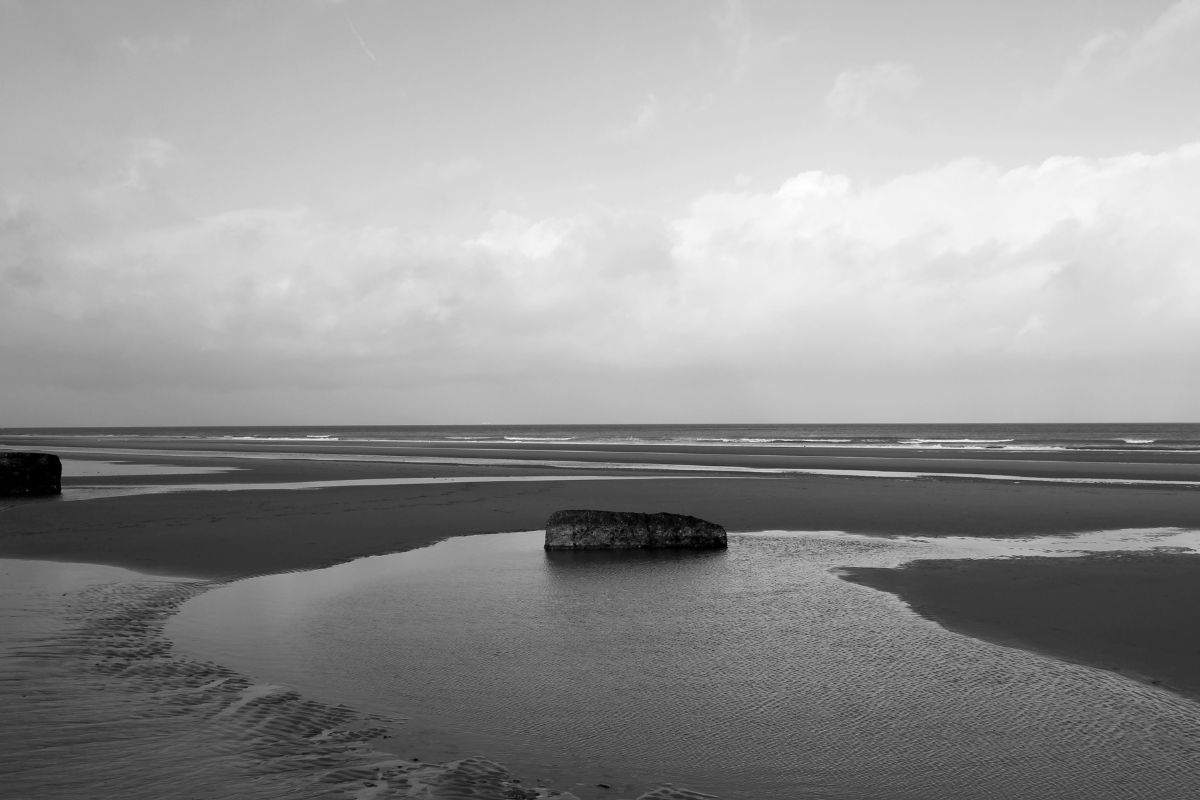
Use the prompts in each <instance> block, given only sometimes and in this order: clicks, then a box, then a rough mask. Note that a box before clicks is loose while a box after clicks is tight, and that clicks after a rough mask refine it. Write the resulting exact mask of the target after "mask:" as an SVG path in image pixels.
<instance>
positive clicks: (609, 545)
mask: <svg viewBox="0 0 1200 800" xmlns="http://www.w3.org/2000/svg"><path fill="white" fill-rule="evenodd" d="M726 546H728V542H727V539H726V536H725V529H724V528H722V527H721V526H720V525H717V524H714V523H712V522H706V521H704V520H702V519H697V518H696V517H688V516H684V515H683V514H666V513H659V514H638V513H635V512H631V511H556V512H554V513H553V514H551V515H550V519H549V520H548V521H547V522H546V549H547V550H635V549H644V548H652V547H676V548H685V549H686V548H696V549H699V548H722V547H726Z"/></svg>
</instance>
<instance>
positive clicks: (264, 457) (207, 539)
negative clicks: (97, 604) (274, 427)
mask: <svg viewBox="0 0 1200 800" xmlns="http://www.w3.org/2000/svg"><path fill="white" fill-rule="evenodd" d="M135 444H136V445H137V446H134V445H135ZM0 447H7V448H8V449H18V448H19V449H41V450H46V451H49V452H58V453H60V454H61V455H63V456H64V457H66V458H69V459H71V460H72V462H73V463H74V466H73V468H74V469H76V470H77V474H76V475H71V474H67V475H66V476H65V477H64V499H36V500H17V499H13V500H4V501H2V502H0V558H24V559H42V560H47V561H59V562H83V563H90V564H104V565H110V566H115V567H125V568H131V569H135V570H139V571H142V572H146V573H150V574H153V575H163V576H174V577H181V578H193V579H203V580H220V581H226V580H234V579H238V578H244V577H249V576H255V575H264V574H271V573H278V572H284V571H291V570H306V569H313V568H318V567H323V566H328V565H331V564H336V563H340V562H344V561H348V560H352V559H355V558H359V557H362V556H369V555H377V554H383V553H393V552H399V551H404V550H409V549H413V548H418V547H422V546H425V545H428V544H432V543H434V542H437V541H439V540H442V539H445V538H448V537H453V536H461V535H467V534H475V533H495V532H504V531H525V530H535V529H538V528H540V527H542V525H543V524H544V522H545V520H546V518H547V517H548V516H549V515H550V513H552V512H553V511H555V510H559V509H562V508H576V507H584V508H586V507H595V508H612V509H623V510H639V511H676V512H683V513H689V514H694V515H696V516H700V517H703V518H706V519H711V520H714V521H716V522H719V523H722V524H724V525H725V526H726V527H727V528H728V529H729V530H730V531H735V532H736V531H761V530H801V531H820V530H832V531H846V532H852V533H862V534H874V535H885V536H886V535H913V536H932V537H938V536H988V537H1022V536H1032V535H1037V534H1054V533H1067V534H1069V533H1078V532H1085V531H1097V530H1112V529H1120V528H1172V527H1178V528H1188V529H1198V528H1200V488H1198V487H1197V486H1195V485H1192V483H1191V482H1192V481H1196V480H1200V464H1198V463H1196V461H1197V457H1196V456H1195V455H1194V454H1169V455H1165V454H1162V453H1150V454H1141V453H1137V454H1123V455H1122V456H1121V457H1120V458H1118V457H1115V456H1113V455H1112V454H1108V453H1098V454H1093V453H1088V454H1078V453H1072V454H1069V456H1070V457H1063V458H1060V457H1058V455H1057V454H1045V453H1041V454H1037V457H1036V458H1034V457H1030V456H1028V455H1026V454H1017V455H1018V456H1020V457H1014V456H1013V455H1012V454H999V453H997V454H994V457H993V454H990V453H989V454H982V453H979V452H971V453H963V452H950V453H938V452H932V451H919V452H913V451H905V452H903V453H894V452H888V451H882V450H881V451H868V450H855V451H854V453H853V455H847V454H846V452H845V451H835V450H830V451H828V452H826V451H818V450H807V449H806V450H805V452H804V453H803V454H796V453H794V452H791V451H789V450H788V449H787V448H743V447H739V448H721V447H716V446H713V447H709V446H702V447H683V446H680V447H672V448H663V447H661V446H655V447H649V446H628V447H626V446H622V445H605V446H595V447H590V446H578V445H577V446H574V447H565V446H562V447H559V446H546V445H543V444H537V445H530V446H524V445H512V444H503V445H497V446H487V447H485V446H476V445H475V444H474V443H473V444H472V446H471V447H458V446H433V445H427V444H419V445H395V444H389V445H387V446H385V447H373V446H367V445H361V444H358V443H351V444H345V443H325V442H318V443H303V444H298V445H264V444H263V443H260V442H254V443H251V444H245V445H242V444H237V443H234V444H229V443H225V442H221V443H216V444H213V443H201V444H196V443H194V442H187V441H182V440H178V441H177V440H165V441H160V442H156V443H154V445H153V446H150V445H147V443H146V442H144V441H142V442H132V441H129V442H127V441H114V442H105V443H98V442H96V441H90V440H87V439H85V438H79V439H75V440H70V441H64V440H62V439H61V438H58V437H56V438H55V439H54V441H50V440H47V441H46V442H42V443H40V444H39V443H34V442H30V441H28V440H20V441H5V440H2V439H0ZM89 461H90V462H92V463H93V465H94V468H93V469H88V468H81V467H80V466H79V465H80V464H86V463H87V462H89ZM102 462H117V463H118V464H120V465H122V466H121V468H119V469H111V470H106V469H105V468H104V467H103V466H102ZM138 465H142V467H144V469H142V468H139V466H138ZM614 465H616V466H614ZM163 467H166V468H168V469H163ZM680 468H683V469H682V470H681V469H680ZM692 468H696V469H694V470H693V469H692ZM795 469H829V470H847V469H861V470H871V471H878V472H884V473H886V472H889V471H891V472H897V473H904V472H908V471H913V472H920V471H927V472H935V473H938V474H939V475H942V477H905V476H900V475H897V476H892V477H857V476H853V475H849V474H827V475H820V474H804V473H798V472H788V471H787V470H795ZM190 470H203V471H202V472H195V471H190ZM768 470H777V471H768ZM946 474H949V477H947V476H946ZM956 474H957V475H958V477H955V475H956ZM973 474H982V475H989V474H990V475H993V476H994V475H997V474H999V475H1010V474H1012V475H1017V476H1026V477H1036V478H1051V479H1053V478H1072V479H1075V478H1085V479H1098V480H1110V479H1117V480H1120V479H1130V480H1157V481H1176V482H1177V483H1175V484H1174V485H1173V484H1171V483H1155V484H1120V483H1055V482H1029V481H1009V480H995V479H991V480H981V479H975V478H971V477H970V475H973ZM624 477H629V478H636V480H624V479H621V478H624ZM446 478H452V479H456V480H459V479H463V480H470V479H482V478H486V479H489V480H492V481H494V482H488V483H436V482H435V483H414V484H407V485H393V486H353V485H346V484H339V483H338V482H341V481H363V480H389V479H406V480H407V479H412V480H430V481H436V480H440V479H446ZM508 478H514V479H522V480H512V481H509V480H506V479H508ZM613 478H618V479H616V480H613ZM497 479H499V480H497ZM581 479H582V480H581ZM300 481H325V482H329V484H330V485H329V486H328V487H327V488H320V489H310V490H302V491H294V490H285V489H282V488H277V489H256V490H254V491H243V492H234V491H203V492H201V491H178V492H172V493H163V494H137V493H134V494H131V495H129V496H121V497H107V498H105V497H102V496H100V495H94V494H93V495H88V494H87V492H102V491H104V490H108V489H127V490H130V491H133V492H137V491H139V490H140V489H141V488H145V487H150V488H155V489H164V488H169V487H171V486H178V485H181V484H208V485H211V486H213V487H216V486H218V485H223V484H230V483H240V484H244V485H249V484H256V485H257V484H271V483H275V484H279V485H281V486H282V485H284V484H287V483H289V482H292V483H294V482H300ZM73 496H74V497H85V496H86V497H93V498H94V499H84V500H81V501H78V502H74V501H71V499H70V498H71V497H73ZM1198 563H1200V557H1187V556H1176V555H1167V554H1159V555H1154V556H1145V555H1142V556H1136V557H1135V556H1129V557H1122V558H1116V557H1111V556H1110V557H1106V558H1103V559H1095V558H1092V559H1069V558H1055V559H1020V560H1010V561H995V560H986V561H970V562H959V561H954V562H914V564H913V565H910V566H907V567H902V568H900V569H879V570H872V571H866V570H859V571H857V572H856V574H855V575H854V577H853V579H854V580H856V581H858V582H860V583H864V584H866V585H868V586H871V587H873V588H876V589H880V590H884V591H891V592H894V593H896V594H899V595H900V597H901V598H902V599H904V600H906V601H908V602H909V603H910V604H912V605H913V607H914V608H915V609H916V610H918V611H919V612H920V613H921V614H923V615H925V616H927V617H929V618H931V619H933V620H935V621H937V622H939V623H941V624H942V625H944V626H946V627H948V628H950V629H952V630H955V631H959V632H962V633H965V634H968V635H970V636H973V637H977V638H981V639H987V640H991V641H996V642H1000V643H1002V644H1009V645H1013V646H1016V647H1021V648H1026V649H1032V650H1037V651H1039V652H1043V653H1046V654H1050V655H1053V656H1056V657H1059V658H1062V659H1065V660H1070V661H1076V662H1080V663H1084V664H1089V665H1094V666H1099V667H1102V668H1106V669H1110V670H1115V671H1119V672H1124V673H1126V674H1129V675H1131V676H1134V677H1138V678H1142V679H1146V680H1157V681H1160V682H1161V683H1162V685H1163V686H1164V687H1167V688H1171V689H1174V690H1176V691H1177V692H1179V693H1181V694H1183V695H1184V696H1187V697H1192V698H1197V697H1200V692H1198V686H1197V682H1196V680H1195V678H1194V675H1195V674H1200V670H1198V669H1196V667H1197V666H1200V657H1198V656H1197V651H1198V650H1200V648H1198V647H1197V644H1196V641H1195V636H1194V634H1192V633H1191V632H1190V630H1189V629H1188V625H1189V623H1190V622H1191V614H1190V611H1191V610H1192V609H1194V608H1195V607H1196V602H1195V601H1196V600H1197V599H1200V598H1198V597H1197V596H1196V595H1197V593H1198V592H1197V588H1196V587H1197V585H1200V581H1197V580H1196V579H1197V577H1200V574H1198V571H1200V569H1198V567H1197V564H1198ZM1148 621H1153V622H1152V623H1148ZM1189 648H1190V649H1189ZM1189 674H1190V675H1191V676H1192V677H1190V678H1189Z"/></svg>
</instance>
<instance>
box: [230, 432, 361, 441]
mask: <svg viewBox="0 0 1200 800" xmlns="http://www.w3.org/2000/svg"><path fill="white" fill-rule="evenodd" d="M215 438H216V439H218V440H228V441H233V442H340V441H341V439H339V438H338V437H337V436H326V435H317V434H309V435H307V436H218V437H215Z"/></svg>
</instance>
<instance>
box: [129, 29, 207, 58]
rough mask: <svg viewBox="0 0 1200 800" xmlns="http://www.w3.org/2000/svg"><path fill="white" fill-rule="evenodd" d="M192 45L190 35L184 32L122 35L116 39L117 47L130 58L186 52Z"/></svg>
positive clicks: (155, 56) (158, 56)
mask: <svg viewBox="0 0 1200 800" xmlns="http://www.w3.org/2000/svg"><path fill="white" fill-rule="evenodd" d="M191 45H192V37H191V36H190V35H189V34H186V33H178V34H172V35H159V34H156V35H152V36H137V37H128V36H124V37H122V38H120V39H118V40H117V47H118V48H119V49H120V50H121V51H122V52H123V53H125V55H126V56H128V57H129V58H131V59H150V58H161V57H164V56H174V55H179V54H180V53H183V52H186V51H187V50H188V48H190V47H191Z"/></svg>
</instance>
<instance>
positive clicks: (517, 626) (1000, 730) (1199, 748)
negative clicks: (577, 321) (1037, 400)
mask: <svg viewBox="0 0 1200 800" xmlns="http://www.w3.org/2000/svg"><path fill="white" fill-rule="evenodd" d="M1189 536H1190V537H1191V538H1192V539H1194V538H1195V534H1194V533H1188V532H1183V533H1181V532H1171V531H1165V532H1132V533H1131V532H1110V533H1098V534H1094V535H1092V536H1091V537H1083V539H1055V540H1049V539H1048V540H1040V541H1038V542H1012V541H1007V542H989V541H987V540H928V541H926V540H920V539H884V538H870V537H861V536H850V535H844V534H834V533H828V534H787V533H782V532H779V533H774V534H771V533H767V534H757V535H735V536H732V537H731V544H730V548H729V550H728V551H712V552H671V551H659V552H632V553H594V552H593V553H547V552H545V551H543V550H542V549H541V534H540V533H539V532H532V533H516V534H496V535H487V536H471V537H462V538H456V539H451V540H448V541H446V542H443V543H440V544H438V545H436V546H434V547H431V548H426V549H423V550H418V551H413V552H409V553H402V554H397V555H394V556H383V557H376V558H368V559H362V560H360V561H356V562H353V563H350V564H345V565H341V566H337V567H333V568H329V569H325V570H318V571H315V572H307V573H293V574H286V575H276V576H268V577H263V578H256V579H251V580H248V581H242V582H238V583H235V584H231V585H228V586H224V587H219V588H217V589H215V590H213V591H210V592H207V593H205V594H202V595H200V596H198V597H195V598H193V599H191V600H189V601H188V602H186V603H185V604H184V605H183V606H182V608H181V611H180V613H179V614H178V615H177V616H175V617H174V618H172V619H171V620H170V622H169V623H168V625H167V629H166V631H167V634H168V636H169V637H170V638H171V639H172V640H173V641H174V642H175V644H176V647H177V648H178V649H179V651H180V652H181V653H184V654H187V655H190V656H193V657H197V658H204V659H211V660H213V661H215V662H218V663H221V664H224V665H228V666H229V667H231V668H233V669H236V670H238V671H240V672H242V673H245V674H248V675H251V676H254V677H255V678H256V679H262V680H270V681H273V682H278V683H281V684H285V685H288V686H291V687H295V688H296V689H298V690H299V691H300V692H302V693H303V694H304V695H306V696H312V697H315V698H317V699H319V700H322V701H325V702H338V703H347V704H349V705H350V706H354V707H359V708H365V709H370V710H371V711H372V712H378V713H381V714H385V715H398V716H403V717H405V718H407V719H408V723H407V725H405V726H404V727H403V730H404V733H403V734H402V735H400V736H398V737H397V738H396V740H395V741H394V742H393V743H392V747H393V748H395V749H394V752H396V753H397V754H398V755H400V756H404V757H410V756H411V757H420V758H423V759H428V758H430V757H433V758H450V757H455V756H459V757H461V756H464V755H483V756H486V757H488V758H492V759H495V760H497V761H500V762H503V763H505V764H506V765H507V766H508V767H510V768H511V769H513V770H514V772H516V773H518V774H523V775H527V776H530V777H531V778H532V777H539V778H543V779H546V780H549V781H551V782H553V784H554V785H556V786H558V787H559V788H562V789H568V790H570V791H573V792H576V793H578V794H579V795H580V796H581V797H600V796H609V797H618V796H626V795H628V796H634V795H635V794H637V793H639V792H641V791H645V789H646V788H647V787H651V786H653V785H655V784H657V783H659V782H663V781H669V782H673V783H675V784H677V785H682V786H686V787H689V788H691V789H694V790H698V791H703V792H710V793H713V794H717V795H719V796H721V797H724V798H758V799H759V800H767V799H770V798H777V799H778V800H791V799H792V798H803V797H820V798H838V799H841V798H847V799H848V798H879V799H880V800H884V799H889V800H928V798H962V800H972V799H974V798H1012V797H1028V798H1046V799H1047V800H1066V799H1067V798H1078V800H1084V799H1085V798H1086V800H1106V799H1108V798H1155V799H1156V800H1166V799H1167V798H1179V799H1180V800H1183V798H1194V797H1196V796H1197V795H1198V793H1200V705H1197V704H1195V703H1193V702H1191V701H1188V700H1186V699H1183V698H1181V697H1178V696H1176V695H1173V694H1170V693H1168V692H1165V691H1162V690H1160V689H1157V688H1154V687H1149V686H1145V685H1142V684H1139V683H1136V682H1133V681H1130V680H1128V679H1125V678H1123V677H1120V676H1118V675H1115V674H1111V673H1108V672H1104V671H1101V670H1095V669H1090V668H1087V667H1082V666H1077V665H1072V664H1066V663H1062V662H1059V661H1055V660H1053V659H1050V658H1046V657H1042V656H1039V655H1036V654H1032V653H1027V652H1024V651H1021V650H1016V649H1010V648H1005V647H1000V646H997V645H992V644H988V643H985V642H980V641H977V640H973V639H970V638H968V637H964V636H962V635H959V634H955V633H951V632H948V631H946V630H944V629H942V628H940V627H939V626H937V625H935V624H933V623H931V622H929V621H927V620H924V619H922V618H920V617H918V616H917V615H916V614H914V613H913V612H911V611H910V610H908V609H907V608H906V607H905V606H904V605H903V604H902V603H900V602H899V601H898V600H896V599H895V598H894V597H892V596H891V595H888V594H884V593H880V592H876V591H874V590H871V589H868V588H865V587H862V586H858V585H855V584H851V583H848V582H845V581H842V580H841V579H839V578H838V577H837V575H836V574H835V572H834V571H833V570H835V569H836V568H837V567H839V566H851V565H863V566H888V565H894V564H896V563H900V562H902V561H906V560H909V559H912V558H922V557H923V558H936V557H963V556H968V557H969V556H998V555H1004V554H1006V553H1022V552H1055V551H1057V552H1070V551H1071V550H1072V549H1073V548H1078V547H1083V546H1085V545H1086V546H1088V547H1091V548H1092V549H1103V548H1109V549H1111V548H1114V547H1115V548H1129V549H1134V548H1141V547H1146V546H1151V545H1153V544H1154V543H1155V542H1158V543H1160V544H1161V543H1164V542H1167V543H1170V544H1172V545H1175V546H1177V545H1180V544H1181V541H1182V542H1183V543H1184V544H1185V546H1186V544H1187V543H1188V542H1191V539H1188V537H1189ZM1191 543H1192V544H1193V545H1194V544H1195V543H1194V542H1191ZM600 783H603V784H606V785H608V786H610V787H612V788H611V789H602V788H599V787H598V786H597V784H600ZM614 792H615V793H617V794H614Z"/></svg>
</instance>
